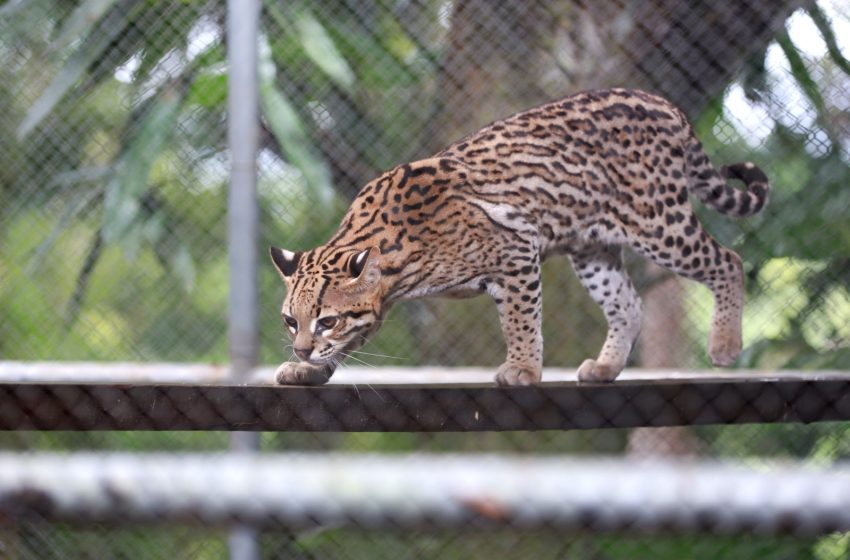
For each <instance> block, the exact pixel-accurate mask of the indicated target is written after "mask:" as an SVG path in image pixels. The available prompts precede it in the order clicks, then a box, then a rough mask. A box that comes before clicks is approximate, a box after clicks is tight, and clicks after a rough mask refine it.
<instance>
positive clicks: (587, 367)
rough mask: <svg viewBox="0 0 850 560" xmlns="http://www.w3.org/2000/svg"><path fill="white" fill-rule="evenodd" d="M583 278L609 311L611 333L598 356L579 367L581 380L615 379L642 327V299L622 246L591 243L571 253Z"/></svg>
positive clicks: (605, 311) (605, 310)
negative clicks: (627, 268) (628, 269)
mask: <svg viewBox="0 0 850 560" xmlns="http://www.w3.org/2000/svg"><path fill="white" fill-rule="evenodd" d="M570 260H571V261H572V263H573V267H574V268H575V271H576V275H577V276H578V279H579V281H581V283H582V285H583V286H584V287H585V289H586V290H587V291H588V293H589V294H590V297H592V298H593V301H595V302H596V303H597V304H598V305H599V306H600V307H601V308H602V311H603V313H604V314H605V320H606V321H608V334H607V336H606V337H605V343H604V344H603V345H602V350H600V352H599V356H598V357H597V358H596V359H595V360H590V359H588V360H585V361H584V363H582V364H581V366H579V368H578V379H579V381H603V382H607V381H613V380H614V379H615V378H616V377H617V375H619V373H620V372H621V371H622V370H623V368H624V367H625V365H626V360H627V359H628V357H629V353H631V350H632V346H633V345H634V342H635V339H636V338H637V335H638V332H639V331H640V317H641V303H640V298H639V297H638V295H637V292H635V289H634V286H632V282H631V280H629V277H628V275H627V273H626V269H625V268H624V266H623V259H622V250H621V249H620V247H616V246H608V245H601V244H599V245H596V244H594V245H588V246H585V247H582V248H581V249H580V250H578V251H575V252H573V253H571V254H570Z"/></svg>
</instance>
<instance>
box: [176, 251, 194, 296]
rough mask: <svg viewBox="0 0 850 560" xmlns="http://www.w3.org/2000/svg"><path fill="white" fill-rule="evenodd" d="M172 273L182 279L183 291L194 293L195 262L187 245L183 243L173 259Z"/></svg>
mask: <svg viewBox="0 0 850 560" xmlns="http://www.w3.org/2000/svg"><path fill="white" fill-rule="evenodd" d="M171 266H172V272H174V274H175V275H176V276H177V278H179V279H180V282H181V283H182V284H183V289H184V290H186V291H187V292H190V291H192V288H193V287H194V286H195V261H194V260H192V254H191V253H190V252H189V248H188V247H187V246H186V244H184V243H181V244H180V246H179V247H178V248H177V251H175V252H174V255H173V256H172V258H171Z"/></svg>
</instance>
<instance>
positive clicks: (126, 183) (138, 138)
mask: <svg viewBox="0 0 850 560" xmlns="http://www.w3.org/2000/svg"><path fill="white" fill-rule="evenodd" d="M182 101H183V99H182V97H181V95H180V93H179V92H178V91H177V89H176V88H175V87H167V88H165V89H164V90H163V91H162V92H161V93H160V94H159V96H158V97H157V98H156V99H155V100H154V101H153V104H152V106H151V107H150V109H149V110H148V112H147V114H146V115H145V116H144V117H143V120H142V121H141V123H140V124H139V128H138V130H137V132H136V134H135V136H133V137H132V138H131V139H130V141H129V143H128V144H127V147H126V149H125V151H124V153H123V154H122V155H121V158H120V161H119V163H118V168H117V171H116V173H115V176H114V177H113V178H112V180H111V181H110V182H109V184H108V185H107V187H106V197H105V199H104V208H103V237H104V240H105V241H107V242H116V241H120V240H121V239H122V238H123V237H125V236H126V235H128V234H129V233H130V230H131V226H132V224H133V222H134V221H135V220H136V217H137V215H138V213H139V209H140V197H141V195H142V194H143V193H144V191H145V189H146V187H147V182H148V176H149V175H150V170H151V167H152V166H153V163H154V161H156V159H157V157H159V155H160V153H161V152H162V150H163V148H164V147H165V146H166V144H167V143H168V142H169V140H170V139H171V137H172V135H173V134H174V129H175V127H176V124H177V116H178V114H179V111H180V107H181V105H182Z"/></svg>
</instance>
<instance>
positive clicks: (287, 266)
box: [269, 247, 301, 280]
mask: <svg viewBox="0 0 850 560" xmlns="http://www.w3.org/2000/svg"><path fill="white" fill-rule="evenodd" d="M269 256H271V258H272V262H273V263H274V266H275V268H276V269H277V271H278V272H279V273H280V275H281V277H283V279H284V280H286V279H288V278H289V277H290V276H292V275H293V274H294V273H295V270H296V269H297V268H298V261H299V260H300V259H301V253H293V252H292V251H287V250H286V249H278V248H277V247H269Z"/></svg>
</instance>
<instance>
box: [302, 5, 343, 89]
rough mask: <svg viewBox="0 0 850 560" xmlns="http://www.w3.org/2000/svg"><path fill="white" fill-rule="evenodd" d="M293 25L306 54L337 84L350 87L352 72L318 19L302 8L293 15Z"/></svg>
mask: <svg viewBox="0 0 850 560" xmlns="http://www.w3.org/2000/svg"><path fill="white" fill-rule="evenodd" d="M295 25H296V27H297V29H298V35H299V36H300V38H301V44H302V46H303V47H304V52H305V53H306V54H307V56H308V57H310V59H311V60H312V61H313V62H315V63H316V66H318V67H319V68H321V70H322V71H323V72H324V73H325V74H327V75H328V77H329V78H330V79H331V80H333V81H334V82H335V83H336V84H337V85H338V86H340V87H341V88H343V89H350V88H351V86H353V85H354V79H355V78H354V72H352V70H351V67H349V66H348V62H346V60H345V58H344V57H343V56H342V53H340V52H339V49H337V48H336V44H335V43H334V41H333V39H331V36H330V35H328V32H327V31H326V30H325V28H324V26H322V24H321V23H320V22H319V20H317V19H316V18H315V17H314V16H313V14H312V13H310V12H309V11H307V10H304V11H302V12H300V13H298V14H297V15H296V16H295Z"/></svg>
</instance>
